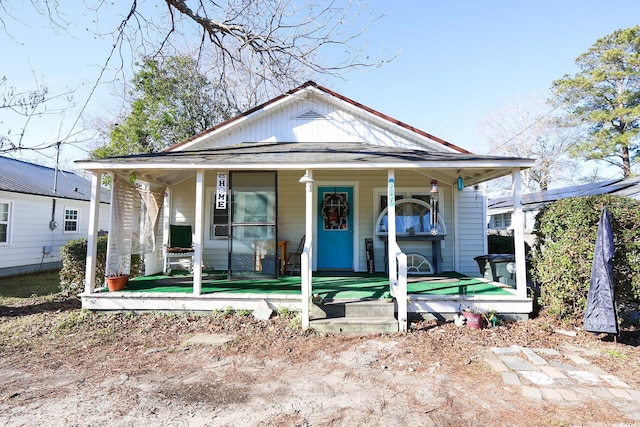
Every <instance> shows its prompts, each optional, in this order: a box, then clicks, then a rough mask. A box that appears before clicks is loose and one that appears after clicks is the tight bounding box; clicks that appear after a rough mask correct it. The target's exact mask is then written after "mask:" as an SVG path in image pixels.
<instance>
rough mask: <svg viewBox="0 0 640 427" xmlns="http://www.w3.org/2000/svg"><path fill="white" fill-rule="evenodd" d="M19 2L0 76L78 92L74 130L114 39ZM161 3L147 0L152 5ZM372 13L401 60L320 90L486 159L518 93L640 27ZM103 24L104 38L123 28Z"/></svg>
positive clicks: (592, 12)
mask: <svg viewBox="0 0 640 427" xmlns="http://www.w3.org/2000/svg"><path fill="white" fill-rule="evenodd" d="M14 3H15V4H17V5H18V6H17V9H14V10H13V11H12V13H13V15H14V16H17V18H18V19H19V20H18V21H15V20H7V19H5V22H6V23H7V26H8V28H7V31H5V32H0V40H2V42H1V44H0V53H1V54H2V58H3V61H2V62H3V65H2V67H1V68H0V70H1V71H0V76H2V75H4V76H6V77H7V78H8V79H9V84H10V85H12V86H16V87H17V88H19V89H20V88H25V89H28V88H31V87H32V86H33V81H34V77H33V74H35V76H36V77H37V78H38V79H43V80H44V81H45V83H46V84H47V85H48V86H49V88H50V90H51V92H52V93H56V94H57V93H64V92H66V91H68V90H70V89H74V88H77V87H80V88H81V89H80V91H79V92H78V94H77V95H76V97H75V101H76V104H78V105H77V106H76V108H75V109H74V110H73V111H70V112H68V113H67V114H66V115H65V117H64V125H63V126H62V127H63V130H65V131H66V130H67V129H68V128H69V127H70V125H71V123H72V122H73V121H74V119H75V117H76V115H77V111H78V110H79V107H80V104H82V103H83V102H84V98H85V97H86V94H88V92H89V90H90V88H91V86H92V84H93V82H94V81H95V79H96V77H97V75H98V73H99V70H100V66H101V65H102V64H103V63H104V61H105V60H106V57H107V55H108V51H109V48H110V45H111V43H112V41H111V40H110V39H100V38H95V37H93V36H92V35H91V34H90V33H89V32H87V31H86V30H85V29H84V27H85V26H89V25H91V23H90V22H91V20H92V16H91V14H88V13H84V14H83V16H82V17H81V19H77V17H76V18H74V19H71V18H70V20H71V21H72V22H71V27H70V29H69V31H68V32H66V33H65V32H61V31H54V30H53V29H52V28H51V27H50V25H49V23H48V21H47V20H46V19H45V18H44V17H38V16H36V15H34V13H33V10H32V9H31V6H30V5H29V4H28V3H29V2H25V3H27V5H21V4H22V3H21V2H20V3H19V2H17V1H16V2H14ZM124 3H126V2H124ZM160 3H161V2H160V1H157V0H156V1H155V2H153V1H147V2H145V5H144V7H155V6H156V5H157V4H160ZM369 7H370V9H371V13H372V15H373V16H378V15H384V18H383V19H382V20H380V21H378V22H376V23H375V24H374V25H373V26H372V27H371V28H370V29H369V30H368V32H367V34H366V36H365V38H366V39H367V40H368V46H369V50H370V52H371V53H372V54H375V53H376V52H379V51H384V52H386V53H387V54H389V55H392V54H394V53H396V52H398V57H397V58H396V59H395V60H394V61H393V62H391V63H389V64H387V65H384V66H383V67H380V68H378V69H374V70H369V71H361V72H350V73H349V74H347V75H346V77H345V80H344V81H339V80H338V81H331V82H324V81H322V82H321V83H323V84H326V85H327V86H329V88H330V89H332V90H335V91H337V92H339V93H341V94H343V95H345V96H347V97H349V98H352V99H354V100H356V101H358V102H360V103H363V104H365V105H367V106H369V107H371V108H374V109H376V110H378V111H380V112H382V113H384V114H387V115H389V116H392V117H394V118H396V119H398V120H401V121H404V122H406V123H409V124H410V125H413V126H415V127H417V128H419V129H422V130H424V131H426V132H429V133H431V134H433V135H436V136H438V137H440V138H443V139H445V140H447V141H449V142H451V143H453V144H456V145H459V146H461V147H463V148H466V149H468V150H470V151H473V152H476V153H479V154H483V153H486V152H487V151H488V145H487V144H486V142H485V141H484V140H483V138H482V137H481V136H480V133H479V132H478V127H479V124H480V123H481V122H482V121H484V120H486V119H487V115H488V114H489V113H490V112H491V111H494V110H497V109H500V108H501V107H503V106H504V105H506V104H508V103H509V101H511V100H513V99H514V98H515V97H518V96H525V97H526V96H528V95H532V94H544V93H546V92H547V91H548V89H549V87H550V86H551V83H552V81H553V80H554V79H557V78H560V77H562V76H563V75H564V74H567V73H568V74H573V73H575V71H576V69H575V65H574V61H575V58H576V57H577V56H578V55H580V54H581V53H584V52H586V51H587V49H588V48H589V47H590V46H591V45H592V44H593V43H594V42H595V41H596V40H597V39H598V38H600V37H603V36H605V35H607V34H610V33H611V32H613V31H614V30H616V29H620V28H628V27H632V26H634V25H637V24H639V23H640V22H639V17H640V2H638V1H637V0H609V1H607V2H603V1H602V0H599V1H595V0H564V1H563V0H555V1H548V0H539V1H535V2H534V1H528V2H526V1H513V0H512V1H490V0H487V1H484V2H477V1H446V2H443V1H430V0H429V1H426V0H416V1H402V0H395V1H382V0H370V2H369ZM125 9H126V8H125ZM122 12H123V13H126V10H123V11H122ZM88 22H89V23H88ZM99 25H101V26H102V28H103V29H104V30H105V31H106V30H107V29H109V26H110V25H113V22H104V21H101V22H99ZM7 32H9V34H10V35H11V36H12V37H13V39H12V38H11V37H9V36H7ZM8 58H10V59H8ZM99 93H100V96H98V97H95V98H94V99H92V101H91V104H90V105H89V106H88V108H87V113H88V114H89V115H92V116H96V115H100V112H101V110H103V109H108V108H109V105H112V104H113V103H114V102H115V101H114V100H113V99H111V98H110V97H111V94H110V93H109V91H108V90H106V88H105V87H103V88H101V91H100V92H99ZM59 123H60V117H59V116H57V115H53V116H45V117H41V118H39V119H36V120H35V121H34V122H33V123H32V124H31V125H33V124H35V125H36V127H37V129H38V130H37V132H35V131H34V132H33V133H32V138H33V139H36V140H38V142H36V141H33V140H28V141H25V143H26V144H27V145H33V144H36V143H40V141H45V142H53V141H55V140H56V138H57V135H58V131H59V129H60V125H59ZM86 156H87V153H86V152H85V151H83V150H82V149H77V148H65V149H64V150H63V153H62V158H63V162H64V163H66V165H65V166H71V161H72V160H75V159H79V158H86ZM23 158H27V159H28V160H36V161H39V162H42V163H49V162H51V160H50V158H51V157H49V159H47V158H45V157H43V156H40V155H35V154H32V153H25V154H24V155H23Z"/></svg>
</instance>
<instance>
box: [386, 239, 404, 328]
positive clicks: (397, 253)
mask: <svg viewBox="0 0 640 427" xmlns="http://www.w3.org/2000/svg"><path fill="white" fill-rule="evenodd" d="M389 245H390V247H391V249H392V250H391V252H392V253H393V254H394V256H393V259H392V262H394V263H397V266H398V270H397V271H394V269H390V271H391V272H392V273H395V274H392V276H393V277H390V280H389V286H390V292H391V295H392V296H393V297H395V299H396V304H397V307H398V331H400V332H406V331H407V255H406V254H405V253H403V252H402V250H401V249H400V246H398V244H397V243H396V242H393V241H392V242H389Z"/></svg>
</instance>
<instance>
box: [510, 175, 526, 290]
mask: <svg viewBox="0 0 640 427" xmlns="http://www.w3.org/2000/svg"><path fill="white" fill-rule="evenodd" d="M511 179H512V193H513V218H512V224H513V239H514V244H515V259H516V293H517V294H518V297H520V298H526V297H527V264H526V260H525V250H524V213H523V212H522V188H521V187H522V184H521V178H520V169H513V171H512V172H511Z"/></svg>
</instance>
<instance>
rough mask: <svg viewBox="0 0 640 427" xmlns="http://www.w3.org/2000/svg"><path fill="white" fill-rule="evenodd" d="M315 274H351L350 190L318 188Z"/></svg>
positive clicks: (349, 188)
mask: <svg viewBox="0 0 640 427" xmlns="http://www.w3.org/2000/svg"><path fill="white" fill-rule="evenodd" d="M317 267H318V270H353V187H318V248H317Z"/></svg>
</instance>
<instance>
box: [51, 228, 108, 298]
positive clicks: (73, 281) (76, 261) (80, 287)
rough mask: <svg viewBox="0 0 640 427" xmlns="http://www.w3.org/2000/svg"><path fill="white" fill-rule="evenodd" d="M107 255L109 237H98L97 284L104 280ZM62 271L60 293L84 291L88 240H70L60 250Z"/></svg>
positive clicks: (70, 293)
mask: <svg viewBox="0 0 640 427" xmlns="http://www.w3.org/2000/svg"><path fill="white" fill-rule="evenodd" d="M106 255H107V236H103V237H98V254H97V259H96V283H102V282H103V280H104V271H105V260H106ZM60 259H61V261H62V269H61V270H60V291H61V292H62V293H63V294H66V295H72V294H79V293H80V292H82V291H84V273H85V269H86V266H87V239H86V238H84V239H76V240H69V241H68V242H67V243H66V244H65V245H64V246H62V247H61V248H60Z"/></svg>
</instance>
